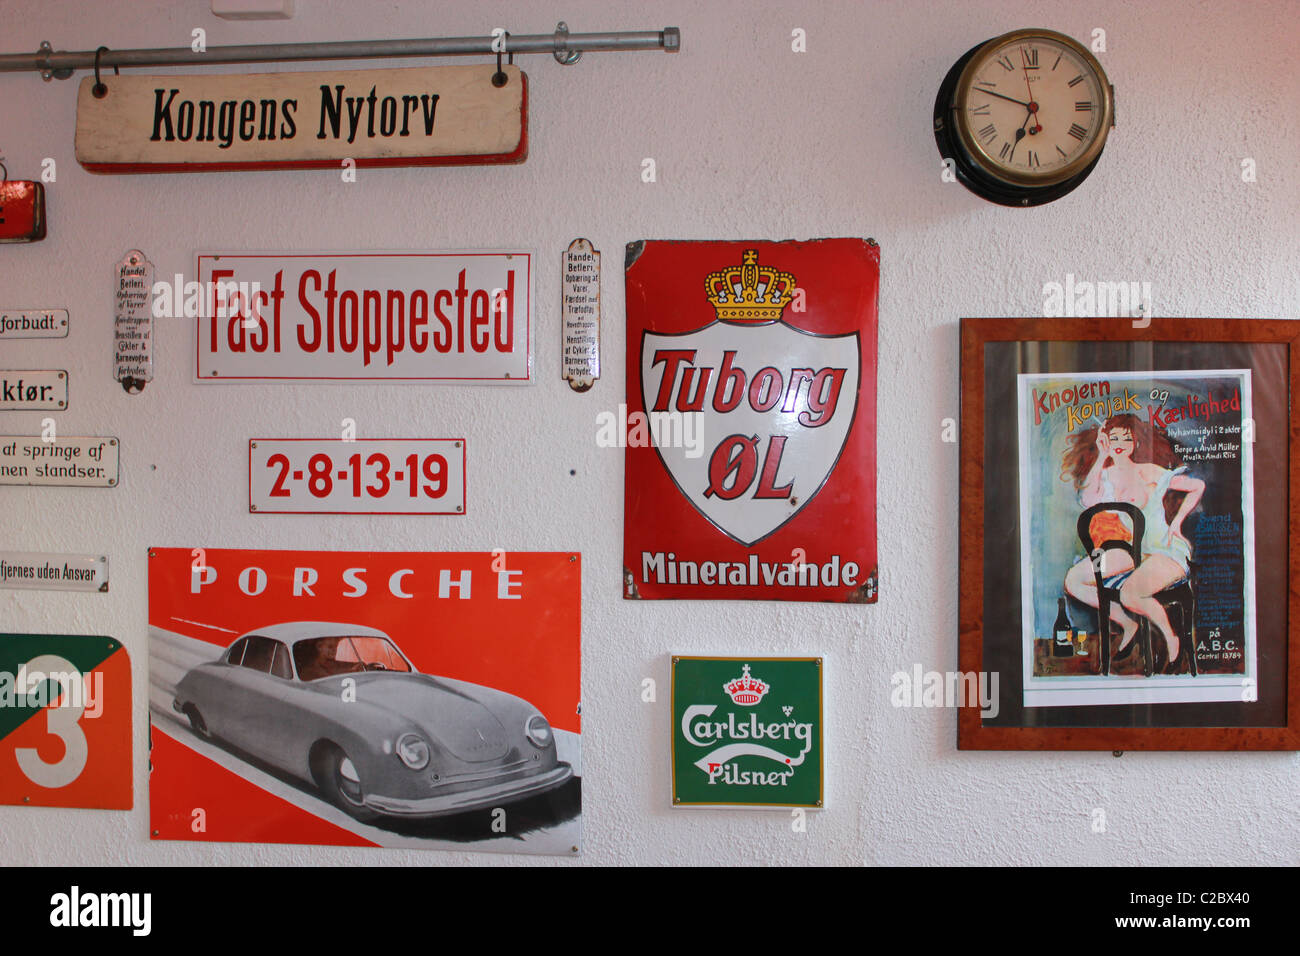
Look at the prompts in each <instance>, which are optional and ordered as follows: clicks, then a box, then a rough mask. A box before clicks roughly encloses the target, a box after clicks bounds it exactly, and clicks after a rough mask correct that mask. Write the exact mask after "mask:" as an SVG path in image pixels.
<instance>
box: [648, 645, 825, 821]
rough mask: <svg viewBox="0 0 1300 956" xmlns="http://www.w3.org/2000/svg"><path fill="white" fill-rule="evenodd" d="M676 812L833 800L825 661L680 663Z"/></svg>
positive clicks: (675, 708)
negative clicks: (828, 783) (828, 793)
mask: <svg viewBox="0 0 1300 956" xmlns="http://www.w3.org/2000/svg"><path fill="white" fill-rule="evenodd" d="M672 684H673V705H672V713H673V737H672V754H673V806H677V807H684V806H730V807H810V808H815V809H821V807H822V806H823V804H824V801H825V784H824V771H825V767H824V765H825V756H824V753H823V734H822V659H821V658H820V657H808V658H798V657H785V658H783V657H674V658H673V675H672Z"/></svg>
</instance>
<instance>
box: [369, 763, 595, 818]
mask: <svg viewBox="0 0 1300 956" xmlns="http://www.w3.org/2000/svg"><path fill="white" fill-rule="evenodd" d="M572 776H573V768H572V767H570V766H569V765H568V764H567V763H562V764H560V765H559V766H557V767H556V768H555V769H554V770H550V771H548V772H546V773H544V774H542V775H541V776H537V777H525V778H524V779H522V780H520V779H515V780H506V781H503V782H501V783H496V784H488V785H487V786H483V787H475V788H474V789H473V790H466V791H463V792H461V793H447V794H442V795H439V796H432V797H420V798H418V799H414V800H411V799H404V798H402V797H386V796H383V795H382V794H367V795H366V806H367V807H369V808H370V809H372V810H375V811H378V812H379V813H387V814H390V815H392V816H402V817H438V816H445V815H447V814H451V813H459V812H461V811H463V810H471V809H474V808H476V807H487V806H493V805H496V804H499V803H502V802H504V801H507V800H511V801H513V800H522V799H524V798H526V797H532V796H536V795H537V794H539V793H545V792H546V791H547V790H553V789H555V788H556V787H558V786H560V785H561V784H564V783H566V782H568V780H569V778H570V777H572Z"/></svg>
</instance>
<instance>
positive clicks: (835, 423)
mask: <svg viewBox="0 0 1300 956" xmlns="http://www.w3.org/2000/svg"><path fill="white" fill-rule="evenodd" d="M879 276H880V248H879V246H877V245H876V243H875V242H874V241H873V240H871V239H816V240H811V241H808V242H755V241H744V242H661V241H645V242H636V243H632V244H631V245H630V246H629V247H628V253H627V267H626V283H627V421H626V423H625V425H626V434H625V435H624V436H622V437H623V438H624V439H625V445H626V468H625V485H624V519H623V520H624V523H623V562H624V570H623V596H624V597H625V598H632V599H636V598H643V599H681V598H686V599H695V600H738V599H739V600H766V601H833V602H838V603H860V604H867V603H874V602H875V601H876V600H877V595H878V592H879V588H878V570H877V566H876V424H875V423H876V299H877V290H878V286H879Z"/></svg>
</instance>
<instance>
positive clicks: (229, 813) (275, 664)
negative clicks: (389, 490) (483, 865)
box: [149, 548, 582, 856]
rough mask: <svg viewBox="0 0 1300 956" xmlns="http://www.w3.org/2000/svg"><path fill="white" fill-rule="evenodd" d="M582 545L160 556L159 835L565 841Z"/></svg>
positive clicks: (577, 840)
mask: <svg viewBox="0 0 1300 956" xmlns="http://www.w3.org/2000/svg"><path fill="white" fill-rule="evenodd" d="M581 605H582V561H581V557H580V555H578V554H574V553H567V552H564V553H554V552H529V551H507V550H504V549H497V550H496V551H494V552H488V553H457V552H438V553H428V552H383V551H355V552H349V551H337V552H335V551H245V550H226V549H218V548H206V549H204V548H193V549H191V548H155V549H152V550H150V552H149V676H150V681H149V715H150V722H151V730H152V733H151V739H152V741H153V750H152V752H151V755H150V759H151V761H152V764H153V772H152V774H151V775H150V778H149V779H150V782H149V814H150V831H151V833H152V835H153V837H154V839H160V840H215V841H219V842H253V843H313V844H329V845H338V846H385V847H401V848H404V849H441V850H447V849H452V850H455V851H457V852H464V851H466V850H482V851H490V852H500V853H542V854H553V855H564V856H573V855H574V854H576V853H578V852H579V848H580V847H581V844H582V797H581V794H582V726H581V722H582V718H581V715H580V713H581V698H580V687H581V659H582V649H581V628H582V625H581Z"/></svg>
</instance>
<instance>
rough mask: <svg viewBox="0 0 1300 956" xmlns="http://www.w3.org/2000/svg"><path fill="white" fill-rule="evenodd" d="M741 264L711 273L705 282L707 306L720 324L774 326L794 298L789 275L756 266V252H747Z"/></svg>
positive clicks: (770, 268)
mask: <svg viewBox="0 0 1300 956" xmlns="http://www.w3.org/2000/svg"><path fill="white" fill-rule="evenodd" d="M740 258H741V264H740V265H736V266H728V267H727V268H726V269H723V270H722V271H721V272H710V273H709V275H708V278H706V279H705V280H704V288H705V289H706V290H707V292H708V294H709V302H711V303H712V304H713V308H714V309H715V310H716V311H717V313H718V318H719V319H721V320H722V321H723V322H755V323H757V322H775V321H777V320H778V319H780V318H781V313H782V312H784V311H785V307H786V306H787V305H789V304H790V300H791V299H792V298H794V290H795V280H794V276H792V275H791V274H790V273H788V272H779V271H777V270H776V269H773V268H772V267H771V266H760V265H759V264H758V250H757V249H746V250H745V251H744V253H743V254H742V255H741V257H740Z"/></svg>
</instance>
